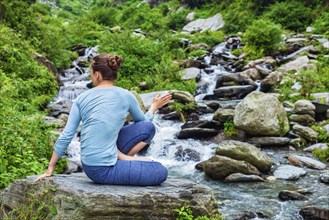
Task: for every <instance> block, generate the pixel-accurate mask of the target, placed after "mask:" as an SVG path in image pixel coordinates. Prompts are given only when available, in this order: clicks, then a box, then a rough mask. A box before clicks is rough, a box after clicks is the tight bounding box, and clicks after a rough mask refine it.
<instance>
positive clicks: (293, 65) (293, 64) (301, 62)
mask: <svg viewBox="0 0 329 220" xmlns="http://www.w3.org/2000/svg"><path fill="white" fill-rule="evenodd" d="M309 61H310V60H309V59H308V57H307V56H301V57H298V58H297V59H295V60H293V61H290V62H288V63H286V64H284V65H283V66H281V67H279V68H278V70H279V71H283V72H288V71H291V70H295V71H298V70H300V69H302V68H305V67H306V66H307V63H308V62H309Z"/></svg>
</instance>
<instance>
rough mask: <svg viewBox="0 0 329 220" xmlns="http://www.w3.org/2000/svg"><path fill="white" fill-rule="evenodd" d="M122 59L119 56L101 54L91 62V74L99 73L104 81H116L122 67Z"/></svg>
mask: <svg viewBox="0 0 329 220" xmlns="http://www.w3.org/2000/svg"><path fill="white" fill-rule="evenodd" d="M121 62H122V59H121V57H119V56H116V55H111V54H100V55H97V56H95V57H94V58H93V59H92V62H91V65H90V67H91V74H95V72H99V73H100V74H101V76H102V80H112V81H113V80H115V79H116V78H117V71H118V69H119V68H120V66H121Z"/></svg>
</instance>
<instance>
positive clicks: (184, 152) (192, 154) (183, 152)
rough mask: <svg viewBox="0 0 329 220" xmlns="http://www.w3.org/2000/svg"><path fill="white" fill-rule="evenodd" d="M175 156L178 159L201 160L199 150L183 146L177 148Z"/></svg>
mask: <svg viewBox="0 0 329 220" xmlns="http://www.w3.org/2000/svg"><path fill="white" fill-rule="evenodd" d="M175 158H176V159H177V160H178V161H196V162H197V161H200V155H199V153H198V152H197V151H195V150H193V149H189V148H186V149H183V147H182V146H179V147H178V148H177V151H176V153H175Z"/></svg>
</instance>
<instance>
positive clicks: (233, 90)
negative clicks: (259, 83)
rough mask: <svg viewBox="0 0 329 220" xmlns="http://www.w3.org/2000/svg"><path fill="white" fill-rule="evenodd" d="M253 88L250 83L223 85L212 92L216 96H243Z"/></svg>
mask: <svg viewBox="0 0 329 220" xmlns="http://www.w3.org/2000/svg"><path fill="white" fill-rule="evenodd" d="M254 90H255V88H254V87H253V86H252V85H242V86H240V85H238V86H223V87H220V88H217V89H215V90H214V94H215V95H216V96H218V97H233V96H238V97H241V96H242V97H243V96H245V95H247V94H248V93H250V92H252V91H254Z"/></svg>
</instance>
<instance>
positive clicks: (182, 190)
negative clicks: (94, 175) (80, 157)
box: [0, 173, 218, 219]
mask: <svg viewBox="0 0 329 220" xmlns="http://www.w3.org/2000/svg"><path fill="white" fill-rule="evenodd" d="M35 178H36V177H35V176H34V177H30V178H28V179H24V180H19V181H17V182H15V183H13V184H12V185H11V186H10V187H9V188H7V189H5V190H4V191H2V192H1V195H0V198H1V203H2V204H1V205H4V206H6V207H8V208H11V209H17V208H23V209H24V208H30V206H31V203H30V202H29V201H30V200H31V197H32V198H36V200H38V198H42V205H43V207H45V206H46V207H51V206H54V207H55V209H56V210H57V212H56V213H57V214H55V216H52V217H53V219H90V218H92V219H104V218H106V219H131V218H132V216H133V219H154V218H159V219H174V218H175V213H174V211H173V210H174V209H175V208H177V207H182V206H186V205H188V206H190V207H191V208H192V209H193V213H194V212H195V214H196V215H207V216H212V215H215V214H218V208H217V202H216V200H215V198H214V196H213V192H212V191H211V189H210V188H208V187H206V186H203V185H199V184H196V183H194V182H192V181H190V180H186V179H176V178H168V180H167V181H166V182H164V183H162V184H161V185H160V186H148V187H138V186H115V185H101V184H95V183H93V182H92V181H91V180H89V179H88V178H87V177H86V176H85V174H84V173H75V174H71V175H54V176H53V177H52V178H48V179H46V180H43V181H42V182H40V183H34V182H33V180H34V179H35ZM42 193H43V194H46V195H44V196H42ZM40 194H41V195H40ZM34 202H35V201H34ZM194 210H195V211H194ZM49 217H51V216H48V218H49ZM48 218H47V219H48Z"/></svg>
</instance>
